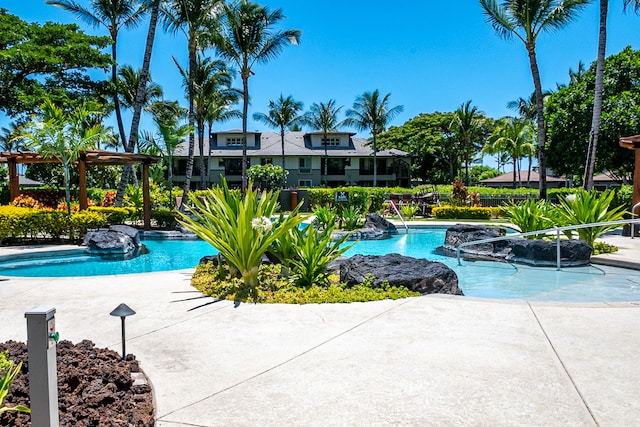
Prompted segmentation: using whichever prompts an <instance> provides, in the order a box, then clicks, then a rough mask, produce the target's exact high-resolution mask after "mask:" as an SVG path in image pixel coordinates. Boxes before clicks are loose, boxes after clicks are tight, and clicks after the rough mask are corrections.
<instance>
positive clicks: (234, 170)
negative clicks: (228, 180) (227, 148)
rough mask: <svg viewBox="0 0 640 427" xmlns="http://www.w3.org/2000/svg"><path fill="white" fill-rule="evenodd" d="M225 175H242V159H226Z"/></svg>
mask: <svg viewBox="0 0 640 427" xmlns="http://www.w3.org/2000/svg"><path fill="white" fill-rule="evenodd" d="M224 174H225V175H242V159H225V160H224Z"/></svg>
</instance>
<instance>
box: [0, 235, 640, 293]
mask: <svg viewBox="0 0 640 427" xmlns="http://www.w3.org/2000/svg"><path fill="white" fill-rule="evenodd" d="M444 235H445V229H438V228H431V229H422V230H420V229H418V230H411V231H410V232H409V234H398V235H396V236H393V237H392V238H391V239H388V240H379V241H361V242H358V243H356V245H355V246H354V247H352V248H351V249H349V251H347V253H346V254H345V255H347V256H351V255H354V254H357V253H360V254H365V255H381V254H386V253H393V252H395V253H399V254H402V255H407V256H412V257H417V258H427V259H430V260H433V261H441V262H443V263H445V264H447V265H448V266H449V267H451V268H453V269H454V270H455V271H456V273H457V275H458V279H459V284H460V287H461V288H462V290H463V292H464V294H465V295H467V296H475V297H486V298H499V299H526V300H530V301H565V302H622V301H640V271H633V270H626V269H621V268H614V267H595V266H587V267H574V268H565V269H563V270H561V271H556V270H555V268H542V267H528V266H523V265H516V264H507V263H499V262H489V261H476V262H469V261H463V263H462V264H463V265H462V266H458V265H457V262H456V260H455V258H449V257H445V256H442V255H438V254H436V253H435V252H434V250H435V248H436V247H438V246H440V245H442V243H443V241H444ZM144 244H145V245H146V246H147V248H148V249H149V253H148V254H145V255H141V256H139V257H138V258H135V259H132V260H126V261H107V260H102V259H100V258H99V257H93V256H87V255H76V256H67V257H52V258H37V259H21V260H16V261H6V262H0V275H4V276H21V277H77V276H103V275H115V274H130V273H145V272H154V271H167V270H179V269H185V268H191V267H194V266H196V265H197V264H198V262H199V260H200V258H202V257H203V256H205V255H212V254H215V253H216V252H217V251H216V250H215V249H214V248H212V247H211V246H210V245H209V244H208V243H205V242H203V241H200V240H196V241H192V240H187V241H184V240H145V241H144Z"/></svg>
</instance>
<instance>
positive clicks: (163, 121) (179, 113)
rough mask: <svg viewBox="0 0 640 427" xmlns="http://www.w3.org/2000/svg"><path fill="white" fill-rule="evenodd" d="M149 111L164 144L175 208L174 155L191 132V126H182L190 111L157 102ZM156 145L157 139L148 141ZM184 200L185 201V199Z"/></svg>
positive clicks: (170, 193)
mask: <svg viewBox="0 0 640 427" xmlns="http://www.w3.org/2000/svg"><path fill="white" fill-rule="evenodd" d="M147 109H148V110H149V111H150V112H151V114H152V115H153V121H154V122H155V123H156V126H157V128H158V133H159V134H160V137H161V138H162V141H163V142H164V146H163V147H158V148H161V149H162V152H163V153H164V157H165V158H166V160H167V164H168V177H169V208H170V209H172V208H173V155H174V153H175V151H176V148H178V145H180V143H181V142H182V141H183V140H184V138H186V137H187V135H189V133H190V132H191V126H190V125H188V124H182V123H181V122H182V120H183V119H184V118H185V117H186V116H187V113H188V111H187V110H185V109H184V108H182V107H180V105H179V104H178V102H177V101H173V102H170V101H157V102H154V103H153V104H151V105H149V106H148V107H147ZM148 141H149V142H151V143H154V142H155V139H148ZM183 200H184V199H183Z"/></svg>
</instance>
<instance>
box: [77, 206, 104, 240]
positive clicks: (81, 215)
mask: <svg viewBox="0 0 640 427" xmlns="http://www.w3.org/2000/svg"><path fill="white" fill-rule="evenodd" d="M106 224H107V216H106V215H105V214H104V213H102V212H96V211H89V210H83V211H79V212H74V213H73V214H72V215H71V224H70V225H71V229H72V230H74V231H76V232H77V233H79V234H80V235H81V236H84V235H85V234H87V231H88V230H97V229H98V228H100V227H103V226H105V225H106Z"/></svg>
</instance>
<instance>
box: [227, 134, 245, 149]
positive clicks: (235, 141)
mask: <svg viewBox="0 0 640 427" xmlns="http://www.w3.org/2000/svg"><path fill="white" fill-rule="evenodd" d="M226 142H227V147H237V146H242V143H243V142H244V138H243V137H241V136H232V137H227V138H226Z"/></svg>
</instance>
